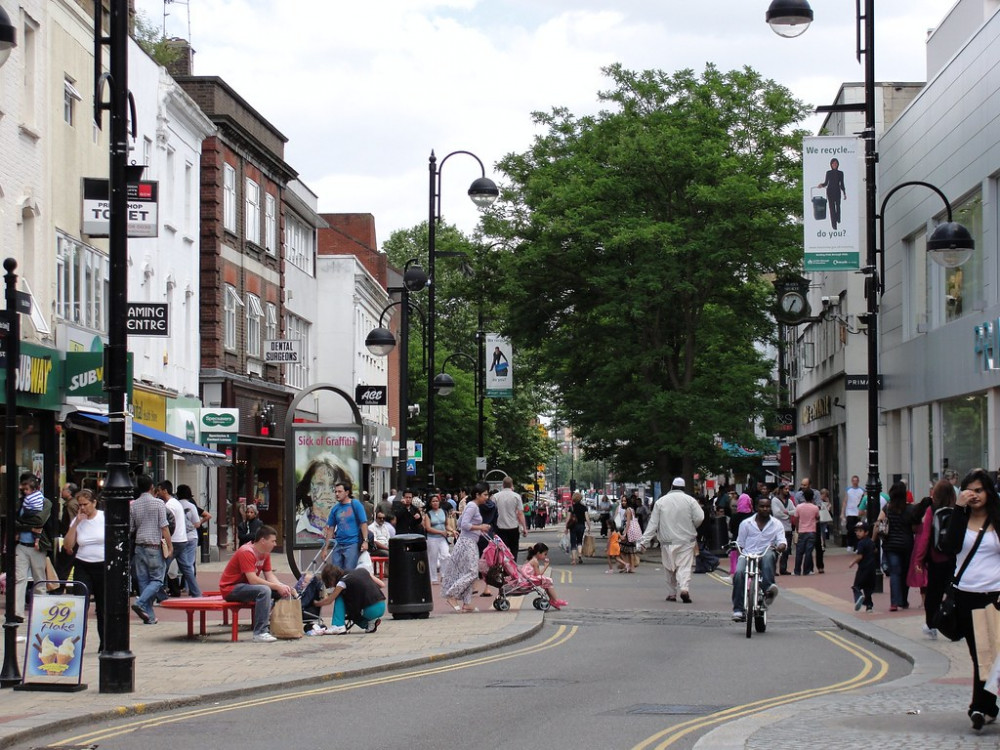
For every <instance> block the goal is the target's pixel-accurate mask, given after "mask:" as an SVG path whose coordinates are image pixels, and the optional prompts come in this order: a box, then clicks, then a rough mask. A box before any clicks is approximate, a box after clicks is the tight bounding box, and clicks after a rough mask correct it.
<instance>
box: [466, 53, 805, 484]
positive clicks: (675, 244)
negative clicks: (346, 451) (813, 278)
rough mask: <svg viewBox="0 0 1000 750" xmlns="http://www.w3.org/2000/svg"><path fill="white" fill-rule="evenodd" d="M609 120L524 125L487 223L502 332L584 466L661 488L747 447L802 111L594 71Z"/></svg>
mask: <svg viewBox="0 0 1000 750" xmlns="http://www.w3.org/2000/svg"><path fill="white" fill-rule="evenodd" d="M605 72H606V74H607V75H608V76H609V77H610V79H611V80H612V81H613V83H614V87H613V88H612V89H611V90H610V91H608V92H605V93H602V94H601V95H600V97H601V100H602V101H603V102H604V104H605V105H607V109H606V110H605V111H602V112H601V113H600V114H598V115H596V116H587V117H575V116H574V115H573V114H571V113H570V112H569V111H567V110H566V109H562V108H556V109H553V110H552V111H551V112H549V113H535V115H534V119H535V122H536V124H537V125H539V126H541V127H542V128H543V129H544V132H543V133H542V134H541V135H539V136H537V137H536V138H535V140H534V143H533V145H532V146H531V148H530V149H529V150H528V151H526V152H524V153H520V154H510V155H508V156H506V157H505V158H504V159H503V160H502V161H501V163H500V168H501V169H502V171H503V172H504V173H505V174H506V175H507V177H508V178H509V184H508V185H507V186H506V189H505V191H504V194H503V196H502V201H501V202H500V203H499V204H498V206H497V207H496V208H495V210H494V211H493V212H492V215H491V217H490V218H489V220H488V221H487V222H486V224H485V228H486V231H487V232H488V233H489V234H491V235H495V236H500V237H504V238H505V239H506V241H507V242H508V243H509V246H511V247H515V248H516V250H513V251H509V252H507V253H505V254H504V256H503V259H504V262H503V266H504V269H503V271H504V272H503V274H502V278H503V289H502V294H501V295H500V297H501V298H502V299H503V300H504V301H505V303H506V313H505V314H504V318H505V320H506V321H507V324H508V330H509V332H510V334H511V335H512V338H513V340H514V345H515V346H516V347H518V348H519V349H533V350H536V351H537V352H538V362H539V363H540V365H541V370H542V373H541V374H542V376H543V377H544V378H545V379H546V380H547V381H548V382H550V383H552V384H553V385H554V386H555V388H556V389H557V390H558V395H559V403H560V408H559V412H560V414H559V418H560V419H561V420H562V421H565V422H567V423H569V424H572V425H573V428H574V432H575V434H576V435H577V437H578V438H579V439H580V441H581V443H582V444H583V446H584V448H585V450H586V452H587V455H588V456H589V457H591V458H594V459H607V460H608V461H610V463H611V465H612V467H613V468H614V469H615V470H616V471H617V472H620V473H622V475H625V476H632V477H636V478H651V479H659V480H661V481H664V482H665V481H667V480H668V479H669V478H670V477H671V476H672V475H674V474H675V473H678V472H683V473H684V474H685V475H686V476H690V475H691V473H692V472H693V471H694V470H695V469H699V468H702V469H711V470H715V469H719V468H722V466H723V465H724V456H722V454H721V452H720V451H719V450H718V448H716V446H715V442H716V441H715V439H714V438H715V436H717V435H719V436H723V437H725V438H726V439H734V440H739V441H741V442H744V443H753V431H752V424H753V421H754V419H755V418H756V417H757V416H758V415H759V414H760V413H761V412H762V409H763V408H764V405H765V401H764V384H765V382H766V381H767V379H768V377H769V372H770V363H769V362H767V361H765V360H764V357H763V355H762V353H761V351H760V344H762V343H763V342H765V341H767V340H769V339H770V338H771V337H773V322H772V320H771V318H770V315H769V309H770V306H771V304H772V301H773V299H772V298H773V292H772V291H771V285H770V284H769V282H768V280H767V279H768V275H769V274H773V273H775V272H779V271H782V270H785V269H788V268H792V267H797V266H798V264H799V261H800V257H801V239H800V233H801V230H800V229H799V228H798V226H797V222H796V219H795V216H796V215H797V214H798V213H800V206H801V188H800V182H801V164H800V160H799V146H800V142H801V136H802V135H803V133H802V131H798V130H796V129H795V125H796V123H798V122H800V121H801V120H802V118H803V117H804V116H805V112H806V111H805V108H804V106H803V105H802V104H801V103H800V102H798V101H796V100H795V99H794V98H793V97H792V96H791V95H790V93H789V92H788V91H787V90H786V89H785V88H783V87H781V86H779V85H777V84H775V83H774V82H773V81H769V80H764V79H762V78H761V76H760V75H758V74H757V73H755V72H754V71H752V70H750V69H743V70H738V71H730V72H728V73H723V72H720V71H719V70H717V69H716V68H715V67H714V66H712V65H709V66H707V67H706V69H705V71H704V73H702V74H701V75H700V76H698V75H696V74H695V73H694V72H692V71H690V70H684V71H680V72H678V73H675V74H673V75H669V74H666V73H664V72H661V71H645V72H641V73H635V72H631V71H628V70H626V69H624V68H622V67H621V66H619V65H615V66H612V67H610V68H607V69H606V70H605Z"/></svg>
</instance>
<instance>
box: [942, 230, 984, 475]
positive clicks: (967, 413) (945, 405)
mask: <svg viewBox="0 0 1000 750" xmlns="http://www.w3.org/2000/svg"><path fill="white" fill-rule="evenodd" d="M963 223H964V222H963ZM966 226H968V225H966ZM987 414H988V408H987V403H986V394H985V393H978V394H973V395H971V396H960V397H959V398H955V399H950V400H948V401H942V402H941V450H942V454H941V462H940V463H942V464H943V463H944V459H948V466H949V467H950V468H952V469H957V470H958V473H959V474H962V475H964V474H965V473H966V472H967V471H969V470H970V469H971V468H972V467H973V466H988V465H989V464H988V458H989V455H988V454H987V450H986V447H987V443H988V442H989V440H988V436H987V432H988V425H987V421H988V420H987Z"/></svg>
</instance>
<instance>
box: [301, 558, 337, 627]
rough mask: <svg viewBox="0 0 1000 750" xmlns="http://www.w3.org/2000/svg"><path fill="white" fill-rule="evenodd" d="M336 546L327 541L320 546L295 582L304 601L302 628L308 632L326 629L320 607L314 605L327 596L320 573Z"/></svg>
mask: <svg viewBox="0 0 1000 750" xmlns="http://www.w3.org/2000/svg"><path fill="white" fill-rule="evenodd" d="M335 546H336V542H327V543H326V544H324V545H323V546H322V547H320V549H319V552H317V553H316V556H315V557H314V558H313V559H312V562H310V563H309V565H307V566H306V569H305V570H304V571H302V575H300V576H299V580H297V581H296V582H295V594H296V595H297V596H298V597H299V600H300V601H301V602H302V630H303V631H304V632H306V633H308V632H310V631H319V632H323V631H324V630H325V629H326V623H324V622H323V618H322V617H320V616H319V607H316V606H314V605H313V602H314V601H316V600H317V599H322V598H323V597H324V596H326V589H325V588H324V586H323V579H322V578H320V575H319V573H320V571H321V570H322V569H323V566H324V565H325V564H326V563H328V562H329V561H330V555H332V554H333V548H334V547H335Z"/></svg>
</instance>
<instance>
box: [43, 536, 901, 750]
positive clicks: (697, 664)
mask: <svg viewBox="0 0 1000 750" xmlns="http://www.w3.org/2000/svg"><path fill="white" fill-rule="evenodd" d="M537 539H543V540H545V541H546V542H547V543H549V544H550V546H551V547H552V548H553V552H552V557H553V563H554V566H555V567H556V575H555V579H556V585H557V587H558V590H559V594H560V595H561V596H562V597H563V598H565V599H568V600H569V602H570V605H571V606H570V607H569V608H567V609H565V610H563V611H561V612H550V613H549V614H547V615H546V621H545V626H544V627H543V629H542V630H541V631H540V632H539V633H538V634H537V635H536V636H534V637H533V638H531V639H530V640H528V641H524V642H521V643H520V644H516V645H514V646H511V647H508V648H505V649H501V650H497V651H490V652H486V653H484V654H478V655H475V656H467V657H464V658H460V659H455V660H452V661H448V662H442V663H440V664H434V665H430V666H423V667H418V668H414V669H407V670H400V671H395V672H386V673H378V674H375V675H371V676H368V677H363V678H360V679H355V680H349V681H344V682H337V681H333V682H329V683H324V684H318V685H316V686H314V687H312V688H309V689H295V690H288V691H282V692H277V693H273V694H267V695H261V696H259V697H257V698H254V699H250V700H247V699H242V700H236V701H231V702H223V703H218V704H213V705H209V706H204V707H201V708H196V709H178V710H175V711H173V712H171V713H169V714H161V715H155V716H150V717H140V718H138V719H137V718H132V719H128V720H123V721H121V722H117V723H103V724H102V725H100V726H95V727H90V728H81V729H78V730H76V731H72V732H68V733H66V732H64V733H63V734H62V735H60V736H58V737H53V738H51V740H49V741H48V742H47V744H51V745H70V744H72V745H85V744H91V743H93V744H96V745H97V746H98V747H99V748H101V750H126V748H127V749H128V750H132V749H133V748H136V747H141V748H143V750H176V749H177V748H178V747H193V746H199V745H202V744H204V743H205V742H206V738H207V737H210V738H211V739H210V740H209V742H210V743H211V746H212V749H213V750H247V749H248V748H258V747H259V748H265V747H299V748H308V747H313V746H321V747H328V746H330V747H341V746H344V747H376V748H409V750H418V749H422V748H433V749H434V750H439V749H440V748H446V747H452V746H455V745H458V744H462V745H470V746H476V747H484V748H499V747H533V746H545V747H549V748H557V749H559V748H566V750H570V749H573V750H579V749H580V748H659V747H671V748H690V747H692V746H693V744H694V742H696V741H697V739H698V738H699V737H701V736H702V735H703V734H705V733H706V732H707V731H710V730H712V729H714V728H715V727H717V726H719V725H720V724H722V723H724V722H726V721H729V720H731V719H734V718H737V717H742V716H747V715H751V714H753V713H757V712H760V711H763V710H766V709H769V708H773V707H775V706H780V705H784V704H788V703H791V702H794V701H796V700H800V699H802V698H805V697H812V696H818V695H824V694H827V693H832V692H841V691H847V690H856V689H859V688H861V687H864V686H866V685H870V684H874V683H878V682H885V681H888V680H892V679H895V678H897V677H900V676H902V675H904V674H906V673H907V672H908V670H909V664H908V663H907V662H906V661H904V660H902V659H901V658H899V657H897V656H895V655H893V654H890V653H888V652H885V651H883V650H881V649H879V648H878V647H876V646H874V645H872V644H871V643H869V642H867V641H864V640H862V639H860V638H857V637H855V636H852V635H850V634H847V633H845V632H843V631H840V630H838V629H837V628H836V627H835V626H834V625H833V624H832V623H831V622H830V621H829V620H825V619H824V618H821V617H818V616H816V615H815V614H813V613H812V612H811V611H809V610H806V609H803V608H800V607H797V606H796V605H794V604H792V603H791V602H790V601H787V600H785V601H783V600H782V599H781V597H779V599H778V603H776V604H775V606H774V608H773V609H772V611H771V616H770V619H769V624H768V625H769V626H768V631H767V632H766V633H764V634H760V635H754V637H753V638H752V639H751V640H747V639H746V637H745V631H744V628H743V626H742V625H738V624H733V623H732V622H730V617H729V615H730V607H729V588H728V586H726V585H724V583H723V582H722V581H721V580H719V579H718V578H717V577H714V576H696V577H695V581H694V583H693V586H692V596H693V597H694V603H692V604H690V605H684V604H679V603H678V604H674V603H667V602H665V601H664V600H663V587H662V580H661V573H660V571H659V570H658V569H657V566H656V565H654V564H651V563H644V564H643V565H641V566H640V568H639V571H638V572H637V573H636V574H634V575H609V574H605V573H604V568H605V566H604V564H603V563H599V562H596V561H590V562H588V563H587V564H585V565H580V566H574V567H570V566H569V565H568V559H567V557H566V556H565V555H563V554H562V553H561V552H560V551H559V550H558V549H555V548H556V544H555V540H556V534H555V533H554V532H542V533H539V534H533V536H532V541H535V540H537ZM522 557H523V555H522ZM482 601H483V602H488V600H485V599H483V600H482ZM525 604H528V602H525ZM485 616H489V615H488V614H485V613H484V614H480V615H464V616H463V615H454V616H446V617H443V618H434V619H431V620H429V621H428V623H427V626H428V627H434V628H437V627H456V628H457V627H461V625H462V621H463V618H464V617H485ZM326 641H327V639H326V638H323V639H316V644H315V646H314V647H313V644H303V645H304V646H309V647H310V648H305V649H303V650H302V655H301V657H298V658H310V654H311V653H313V652H314V649H322V648H323V643H324V642H326ZM372 645H373V647H378V641H377V639H376V637H372ZM262 655H263V654H262ZM266 668H267V664H266V661H265V660H262V661H261V669H266ZM192 679H196V676H194V675H193V676H192ZM43 744H46V743H43V742H41V741H35V742H32V743H31V744H30V745H25V746H24V747H40V746H41V745H43ZM817 746H818V745H817Z"/></svg>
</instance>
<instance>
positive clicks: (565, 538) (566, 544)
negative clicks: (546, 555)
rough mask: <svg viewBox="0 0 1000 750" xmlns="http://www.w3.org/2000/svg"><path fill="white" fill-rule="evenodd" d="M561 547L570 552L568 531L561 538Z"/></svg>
mask: <svg viewBox="0 0 1000 750" xmlns="http://www.w3.org/2000/svg"><path fill="white" fill-rule="evenodd" d="M559 549H561V550H562V551H563V552H569V532H568V531H567V532H566V533H565V534H563V535H562V538H560V539H559Z"/></svg>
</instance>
